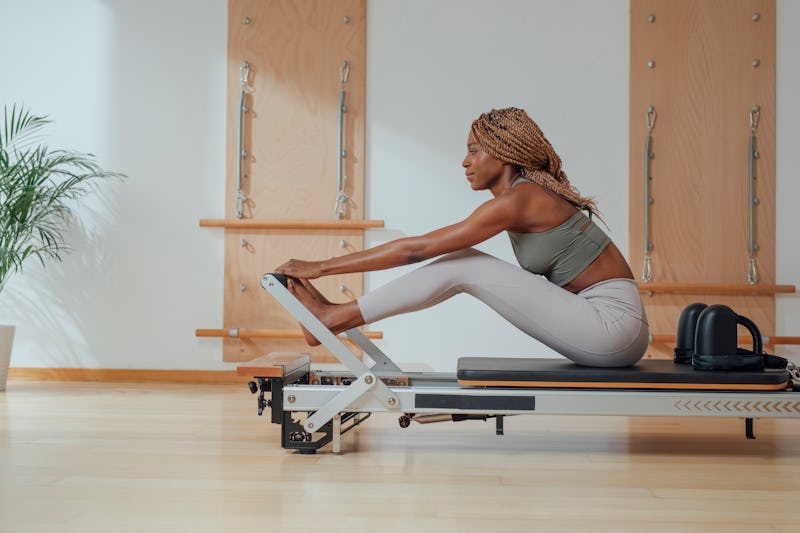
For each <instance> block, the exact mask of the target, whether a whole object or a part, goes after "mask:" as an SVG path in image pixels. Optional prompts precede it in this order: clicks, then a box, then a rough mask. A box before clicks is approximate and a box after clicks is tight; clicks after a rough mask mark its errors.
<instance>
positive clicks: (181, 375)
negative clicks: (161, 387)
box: [8, 367, 247, 384]
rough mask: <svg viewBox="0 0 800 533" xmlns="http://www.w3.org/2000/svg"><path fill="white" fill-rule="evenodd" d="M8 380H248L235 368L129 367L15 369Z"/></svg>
mask: <svg viewBox="0 0 800 533" xmlns="http://www.w3.org/2000/svg"><path fill="white" fill-rule="evenodd" d="M8 379H9V380H29V381H96V382H107V383H203V384H214V383H218V384H225V383H246V382H247V378H243V377H238V376H237V375H236V372H235V371H234V370H146V369H127V368H16V367H12V368H9V369H8Z"/></svg>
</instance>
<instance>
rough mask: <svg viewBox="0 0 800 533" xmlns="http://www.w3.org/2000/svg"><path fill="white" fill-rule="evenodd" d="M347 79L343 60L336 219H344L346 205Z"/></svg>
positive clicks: (347, 65)
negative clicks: (345, 130) (345, 121)
mask: <svg viewBox="0 0 800 533" xmlns="http://www.w3.org/2000/svg"><path fill="white" fill-rule="evenodd" d="M349 78H350V63H348V62H347V60H345V61H343V62H342V66H341V67H340V68H339V112H338V119H339V129H338V131H339V148H338V152H337V158H338V160H339V170H338V173H337V178H336V183H337V187H338V191H337V193H336V204H335V205H334V212H335V213H336V218H338V219H342V218H344V215H345V210H346V205H347V195H346V194H345V193H344V183H345V181H346V180H347V176H345V175H344V159H345V158H346V157H347V151H346V149H345V146H344V114H345V113H347V104H345V101H344V99H345V94H346V88H347V81H348V79H349Z"/></svg>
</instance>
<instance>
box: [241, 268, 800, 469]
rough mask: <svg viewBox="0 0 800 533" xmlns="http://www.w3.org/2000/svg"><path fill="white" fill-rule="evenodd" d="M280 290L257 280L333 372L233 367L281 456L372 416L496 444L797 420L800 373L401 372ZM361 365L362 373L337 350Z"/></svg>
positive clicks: (502, 368)
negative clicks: (658, 422)
mask: <svg viewBox="0 0 800 533" xmlns="http://www.w3.org/2000/svg"><path fill="white" fill-rule="evenodd" d="M286 284H287V278H286V277H285V276H282V275H278V274H265V275H264V276H263V277H262V279H261V285H262V287H263V288H264V289H266V290H267V291H268V292H269V293H270V294H271V295H272V296H273V297H274V298H276V299H277V300H278V301H279V302H280V303H281V304H282V305H283V307H285V308H286V310H287V311H289V312H290V313H291V314H292V315H293V316H294V317H295V318H296V319H297V320H298V321H299V322H300V323H301V324H302V325H303V326H304V327H305V328H306V329H307V330H308V331H309V332H310V333H311V334H312V335H314V336H315V337H316V338H317V339H318V340H319V341H320V342H321V343H322V344H323V345H324V346H325V347H326V348H327V349H328V350H330V352H331V353H332V354H333V355H334V356H335V357H336V358H337V359H338V360H339V362H340V363H341V367H338V368H335V369H330V368H328V369H325V368H321V367H319V365H317V366H316V367H315V366H314V364H313V363H312V362H311V356H310V355H308V354H301V353H286V352H283V353H272V354H269V355H265V356H262V357H259V358H257V359H255V360H253V361H251V362H249V363H242V364H240V365H239V366H238V367H237V370H236V372H237V375H239V376H246V377H251V378H254V381H250V382H249V383H248V386H249V388H250V391H251V392H252V393H253V394H258V414H259V415H262V414H263V412H264V411H265V410H266V409H267V408H269V409H270V410H271V415H272V416H271V421H272V423H275V424H280V425H281V445H282V446H283V448H286V449H292V450H297V451H298V452H299V453H302V454H313V453H316V451H317V450H318V449H320V448H322V447H324V446H326V445H327V444H329V443H330V444H332V448H333V452H334V453H339V452H340V451H341V436H342V435H343V434H344V433H346V432H348V431H350V430H351V429H353V428H355V427H356V426H358V425H360V424H361V423H363V422H364V421H365V420H366V419H367V418H368V417H369V416H370V415H371V414H372V413H374V412H392V413H397V414H398V415H399V423H400V426H401V427H407V426H408V425H410V424H411V422H414V421H415V422H420V423H427V422H437V421H444V420H452V421H461V420H470V419H480V420H486V419H488V418H494V419H495V422H496V424H495V430H496V433H497V434H498V435H502V434H503V432H504V428H503V419H504V417H505V416H509V415H524V414H528V415H534V414H551V415H569V414H573V415H615V416H675V417H723V418H742V419H744V420H745V433H746V436H747V438H755V436H754V432H753V420H754V419H755V418H797V419H800V371H798V369H797V367H796V366H795V365H793V364H792V363H789V364H788V366H786V368H779V369H765V370H763V371H758V372H739V371H724V372H722V371H719V372H703V371H696V370H694V369H693V368H692V367H691V366H688V367H687V366H686V365H677V364H674V363H673V362H672V361H669V360H642V361H639V362H638V363H637V364H636V365H634V366H633V367H630V368H590V367H581V366H578V365H576V364H574V363H571V362H570V361H568V360H566V359H541V358H533V359H521V358H496V357H485V358H484V357H478V358H475V357H462V358H461V359H459V361H458V368H457V372H456V373H455V374H453V373H438V372H404V371H403V370H401V369H400V368H399V367H398V366H397V365H396V364H395V363H394V362H393V361H392V360H391V359H390V358H389V357H388V356H387V355H386V354H385V353H383V352H382V351H381V350H380V349H379V348H378V347H377V346H375V344H374V343H372V341H370V340H369V339H367V337H366V336H365V335H364V334H363V333H362V332H361V331H359V330H358V329H351V330H349V331H346V332H345V333H344V334H342V336H341V337H340V336H337V335H335V334H334V333H333V332H331V331H330V330H329V329H328V328H327V327H326V326H325V325H324V324H323V323H322V322H321V321H320V320H319V319H317V317H316V316H314V315H313V314H312V313H311V312H310V311H309V310H308V309H307V308H306V307H305V306H304V305H303V304H302V303H301V302H300V301H299V300H297V298H295V296H294V295H293V294H292V293H291V292H289V290H288V289H287V288H286ZM342 337H346V338H348V339H349V340H350V341H352V343H354V344H355V345H356V346H358V347H359V348H361V349H362V350H363V352H364V353H365V354H366V355H367V356H369V358H370V359H371V360H372V362H373V364H372V365H371V366H367V364H366V363H365V362H363V361H362V360H361V359H359V358H358V357H357V356H356V355H355V354H354V353H353V352H352V351H351V350H350V349H349V348H348V347H347V346H346V345H345V344H344V342H342V341H343V338H342Z"/></svg>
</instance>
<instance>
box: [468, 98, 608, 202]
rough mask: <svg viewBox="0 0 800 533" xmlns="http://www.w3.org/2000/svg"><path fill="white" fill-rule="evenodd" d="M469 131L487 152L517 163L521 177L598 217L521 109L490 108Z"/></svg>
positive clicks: (540, 131)
mask: <svg viewBox="0 0 800 533" xmlns="http://www.w3.org/2000/svg"><path fill="white" fill-rule="evenodd" d="M471 131H472V135H474V136H475V139H476V140H477V141H478V143H479V144H480V145H481V148H483V150H484V151H485V152H486V153H487V154H489V155H491V156H492V157H496V158H497V159H499V160H501V161H504V162H506V163H511V164H514V165H517V166H519V167H520V171H521V173H522V177H523V178H525V179H527V180H530V181H532V182H534V183H536V184H538V185H541V186H542V187H544V188H545V189H547V190H549V191H552V192H554V193H556V194H557V195H559V196H561V197H562V198H564V199H565V200H567V201H568V202H570V203H572V204H573V205H575V206H576V207H578V208H579V209H585V210H587V211H589V212H590V213H591V214H592V215H598V216H599V211H598V209H597V205H596V204H595V202H594V200H593V199H592V198H589V197H583V196H581V195H580V193H579V192H578V190H577V189H576V188H575V187H573V186H572V184H571V183H570V182H569V179H568V178H567V175H566V174H565V173H564V171H563V170H562V169H561V158H560V157H558V154H557V153H556V151H555V150H554V149H553V146H552V145H551V144H550V141H548V140H547V138H546V137H545V136H544V133H542V130H541V129H539V126H538V125H537V124H536V123H535V122H534V121H533V119H531V117H529V116H528V114H527V113H526V112H525V111H523V110H522V109H518V108H516V107H507V108H505V109H492V110H491V111H490V112H488V113H483V114H482V115H481V116H479V117H478V118H477V119H475V121H474V122H473V123H472V128H471Z"/></svg>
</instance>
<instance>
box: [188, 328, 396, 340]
mask: <svg viewBox="0 0 800 533" xmlns="http://www.w3.org/2000/svg"><path fill="white" fill-rule="evenodd" d="M363 333H364V335H366V337H367V338H368V339H382V338H383V332H382V331H364V332H363ZM194 335H195V337H218V338H226V339H302V338H304V337H303V332H302V331H300V330H299V329H297V330H295V329H246V328H230V329H196V330H195V332H194ZM342 338H344V334H342Z"/></svg>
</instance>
